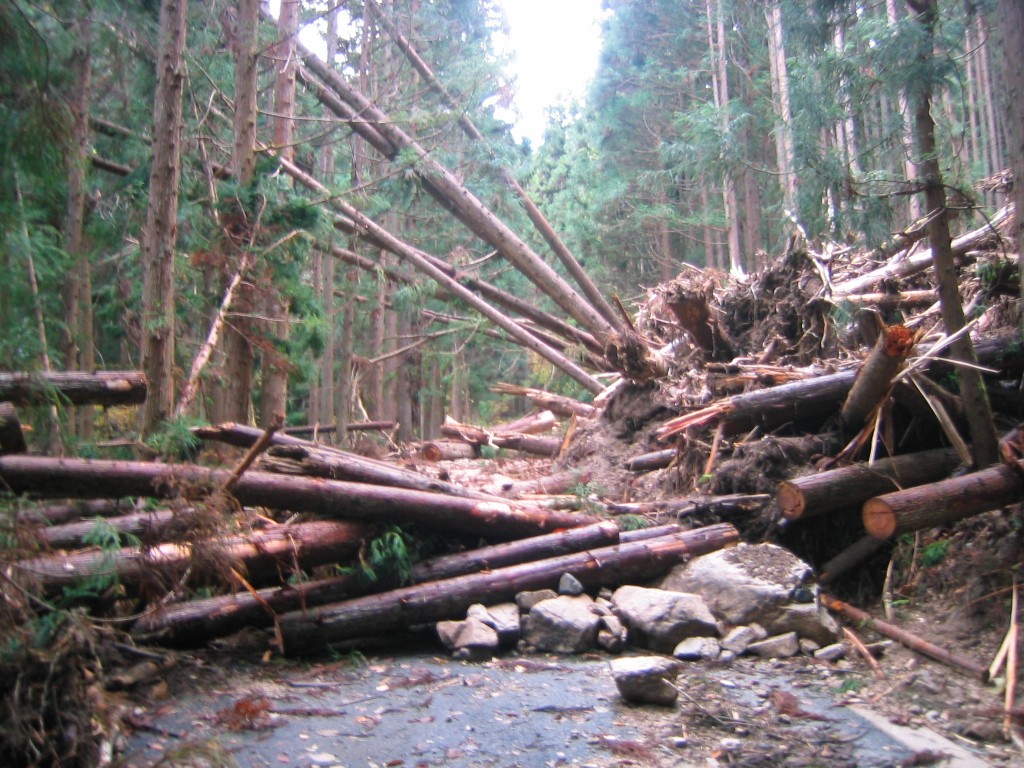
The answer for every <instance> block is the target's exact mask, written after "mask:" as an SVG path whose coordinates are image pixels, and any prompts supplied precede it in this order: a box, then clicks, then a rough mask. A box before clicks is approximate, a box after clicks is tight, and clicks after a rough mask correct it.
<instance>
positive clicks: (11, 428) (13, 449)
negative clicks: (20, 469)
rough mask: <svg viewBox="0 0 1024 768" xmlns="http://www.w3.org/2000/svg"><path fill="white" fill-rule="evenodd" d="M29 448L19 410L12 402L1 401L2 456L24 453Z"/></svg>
mask: <svg viewBox="0 0 1024 768" xmlns="http://www.w3.org/2000/svg"><path fill="white" fill-rule="evenodd" d="M27 450H28V446H27V445H25V435H24V433H23V432H22V431H21V421H20V420H19V419H18V412H17V411H16V410H14V406H13V405H12V404H11V403H8V402H0V456H4V455H6V454H9V453H24V452H25V451H27Z"/></svg>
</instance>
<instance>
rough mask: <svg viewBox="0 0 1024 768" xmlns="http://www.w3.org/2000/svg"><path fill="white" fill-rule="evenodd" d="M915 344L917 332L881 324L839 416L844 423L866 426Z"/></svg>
mask: <svg viewBox="0 0 1024 768" xmlns="http://www.w3.org/2000/svg"><path fill="white" fill-rule="evenodd" d="M913 346H914V334H913V333H911V332H910V331H909V330H908V329H907V328H905V327H904V326H902V325H890V326H885V327H883V328H882V331H881V333H880V334H879V335H878V340H877V341H876V342H875V345H874V347H872V348H871V352H870V353H869V354H868V356H867V359H866V360H865V361H864V365H862V366H861V367H860V369H859V370H858V371H857V378H856V379H855V380H854V382H853V385H852V386H851V387H850V391H849V393H848V394H847V395H846V400H844V401H843V407H842V409H841V410H840V412H839V420H840V421H841V422H842V424H843V426H844V427H846V428H847V429H849V430H854V431H856V430H860V429H861V428H862V427H863V426H864V424H865V422H867V420H868V417H869V416H870V415H871V412H872V411H874V409H875V408H876V407H877V406H878V404H879V403H880V402H881V401H882V399H883V398H884V397H885V395H886V393H887V392H888V391H889V388H890V386H891V385H892V378H893V376H895V375H896V373H897V371H899V369H900V367H901V366H902V365H903V362H904V361H905V360H906V359H907V355H909V354H910V350H911V349H912V348H913Z"/></svg>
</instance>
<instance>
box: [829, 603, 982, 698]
mask: <svg viewBox="0 0 1024 768" xmlns="http://www.w3.org/2000/svg"><path fill="white" fill-rule="evenodd" d="M821 602H822V604H823V605H824V606H825V607H826V608H828V609H829V610H830V611H835V612H836V613H838V614H840V615H842V616H845V617H846V618H847V619H849V620H850V621H851V622H853V623H855V624H856V625H857V626H859V627H868V628H869V629H873V630H875V632H877V633H878V634H880V635H883V636H884V637H888V638H891V639H893V640H895V641H896V642H898V643H900V644H901V645H905V646H906V647H907V648H910V649H911V650H912V651H916V652H917V653H920V654H923V655H925V656H928V657H929V658H932V659H935V660H936V661H941V662H942V663H943V664H948V665H949V666H951V667H957V668H958V669H962V670H964V671H965V672H969V673H971V674H972V675H974V677H976V678H977V679H979V680H981V681H982V682H983V683H985V682H988V668H987V667H986V666H984V665H983V664H978V663H977V662H976V661H972V660H971V659H965V658H964V657H963V656H957V655H956V654H954V653H951V652H949V651H947V650H946V649H945V648H940V647H939V646H937V645H935V644H934V643H930V642H928V641H927V640H924V639H923V638H921V637H918V636H917V635H915V634H913V633H911V632H907V631H906V630H905V629H900V628H899V627H896V626H893V625H892V624H889V623H888V622H886V621H882V620H880V619H876V618H873V617H872V616H871V615H870V614H868V613H865V612H864V611H862V610H860V609H859V608H855V607H854V606H852V605H850V604H849V603H844V602H843V601H842V600H839V599H837V598H835V597H832V596H831V595H826V594H822V596H821Z"/></svg>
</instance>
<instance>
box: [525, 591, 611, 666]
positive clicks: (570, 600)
mask: <svg viewBox="0 0 1024 768" xmlns="http://www.w3.org/2000/svg"><path fill="white" fill-rule="evenodd" d="M593 603H594V601H593V600H591V599H590V598H589V597H587V596H586V595H580V596H579V597H572V596H569V595H562V596H560V597H554V598H551V599H549V600H542V601H541V602H539V603H537V604H536V605H535V606H533V608H532V609H531V610H530V612H529V613H528V614H527V615H526V617H525V618H524V620H523V640H524V641H525V642H526V643H527V644H528V645H532V646H533V647H534V648H536V649H537V650H540V651H551V652H554V653H582V652H583V651H588V650H590V649H592V648H593V647H594V646H595V645H596V644H597V632H598V629H599V627H600V625H601V617H600V616H598V615H597V614H595V613H594V611H593V610H592V608H593Z"/></svg>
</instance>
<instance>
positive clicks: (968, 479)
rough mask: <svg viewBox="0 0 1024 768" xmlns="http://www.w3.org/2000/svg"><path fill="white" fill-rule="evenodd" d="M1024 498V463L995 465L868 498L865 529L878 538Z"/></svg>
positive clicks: (865, 510) (958, 517) (925, 526)
mask: <svg viewBox="0 0 1024 768" xmlns="http://www.w3.org/2000/svg"><path fill="white" fill-rule="evenodd" d="M1022 498H1024V466H1022V465H1020V464H1018V465H1017V466H1016V467H1009V466H1007V465H1005V464H997V465H996V466H994V467H989V468H988V469H983V470H981V471H979V472H971V473H969V474H966V475H962V476H960V477H951V478H949V479H948V480H942V481H940V482H937V483H931V484H930V485H922V486H919V487H917V488H908V489H907V490H905V491H896V492H895V493H887V494H885V495H884V496H877V497H875V498H873V499H868V500H867V501H866V502H864V506H863V508H862V514H863V518H864V530H865V531H867V532H868V533H869V534H871V535H872V536H874V537H875V538H877V539H887V538H889V537H891V536H896V535H899V534H901V533H909V532H911V531H919V530H923V529H925V528H934V527H936V526H940V525H947V524H949V523H954V522H956V521H957V520H963V519H964V518H965V517H970V516H972V515H977V514H980V513H982V512H987V511H989V510H992V509H999V508H1000V507H1005V506H1007V505H1008V504H1015V503H1018V502H1020V501H1021V499H1022Z"/></svg>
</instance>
